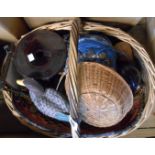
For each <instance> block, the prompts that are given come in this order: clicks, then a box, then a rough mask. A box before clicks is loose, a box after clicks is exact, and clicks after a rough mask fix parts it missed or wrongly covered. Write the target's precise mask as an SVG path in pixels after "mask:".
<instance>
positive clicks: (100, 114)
mask: <svg viewBox="0 0 155 155" xmlns="http://www.w3.org/2000/svg"><path fill="white" fill-rule="evenodd" d="M78 79H79V83H78V84H79V109H80V115H81V118H82V120H83V121H85V122H86V123H88V124H90V125H93V126H95V127H110V126H113V125H115V124H117V123H119V122H120V121H121V120H122V119H123V118H124V117H125V115H126V114H127V113H128V112H129V111H130V110H131V108H132V105H133V95H132V92H131V90H130V88H129V86H128V84H127V83H126V82H125V81H124V80H123V78H122V77H121V76H120V75H119V74H117V73H116V72H115V71H114V70H112V69H110V68H108V67H106V66H103V65H100V64H98V63H91V62H84V63H80V64H79V78H78ZM68 80H69V79H68V77H67V78H66V83H65V86H66V90H67V92H70V90H68ZM68 95H70V94H68Z"/></svg>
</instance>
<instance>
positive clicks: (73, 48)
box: [67, 18, 81, 138]
mask: <svg viewBox="0 0 155 155" xmlns="http://www.w3.org/2000/svg"><path fill="white" fill-rule="evenodd" d="M80 26H81V22H80V19H79V18H75V19H74V20H73V21H72V23H71V31H70V45H69V56H68V72H67V74H68V75H67V76H68V77H69V80H68V84H69V91H70V93H69V94H70V95H68V99H69V102H70V118H69V121H70V125H71V133H72V137H73V138H78V137H80V128H79V122H80V121H79V120H80V118H79V114H78V111H79V106H78V102H79V93H78V90H79V89H78V84H77V81H78V80H77V78H78V52H77V47H78V36H79V32H80Z"/></svg>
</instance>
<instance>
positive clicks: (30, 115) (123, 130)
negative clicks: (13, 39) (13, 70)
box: [3, 19, 155, 137]
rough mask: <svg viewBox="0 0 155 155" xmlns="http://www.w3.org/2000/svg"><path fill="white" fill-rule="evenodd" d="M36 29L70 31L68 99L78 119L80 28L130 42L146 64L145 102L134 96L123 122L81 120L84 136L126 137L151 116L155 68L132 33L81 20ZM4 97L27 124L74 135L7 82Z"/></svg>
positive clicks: (51, 132) (52, 133)
mask: <svg viewBox="0 0 155 155" xmlns="http://www.w3.org/2000/svg"><path fill="white" fill-rule="evenodd" d="M37 29H48V30H55V31H59V30H67V31H70V48H69V49H70V51H69V61H68V64H69V65H68V67H69V68H68V75H67V76H69V90H70V91H71V95H70V96H68V98H69V101H70V103H71V104H70V106H71V116H73V118H74V119H75V120H76V118H78V113H77V109H78V107H79V105H78V103H79V102H78V101H79V98H78V97H79V88H78V85H77V79H78V70H77V41H78V36H79V31H82V30H83V31H99V32H103V33H105V34H106V35H110V36H113V37H116V38H117V39H119V40H121V41H124V42H127V43H129V44H130V45H131V46H132V48H133V49H134V55H135V56H136V57H137V59H139V61H140V63H141V66H142V67H143V76H142V77H143V81H144V82H145V98H144V105H141V104H139V103H137V102H136V98H135V99H134V105H133V108H132V109H131V111H130V112H129V114H128V115H127V116H126V117H125V118H124V119H123V120H122V121H121V122H120V123H118V124H117V125H115V126H112V127H109V128H96V127H93V126H90V125H88V124H85V123H81V124H80V129H81V133H80V134H81V137H120V136H124V135H126V134H129V133H130V132H132V131H134V130H135V129H137V128H138V127H139V126H140V125H141V124H142V123H143V122H144V121H145V120H146V119H147V118H148V117H149V115H150V113H151V111H152V108H153V105H154V101H155V68H154V66H153V63H152V61H151V59H150V57H149V56H148V54H147V52H146V51H145V49H144V48H143V47H142V46H141V45H140V44H139V43H138V42H137V41H136V40H135V39H133V38H132V37H131V36H130V35H128V34H127V33H125V32H123V31H122V30H120V29H117V28H112V27H109V26H104V25H101V24H97V23H91V22H84V23H82V24H80V22H79V19H75V20H71V21H66V22H60V23H54V24H50V25H45V26H42V27H39V28H37ZM35 30H36V29H35ZM35 30H33V31H35ZM30 33H31V32H30ZM3 96H4V99H5V101H6V104H7V106H8V107H9V109H10V110H11V112H12V114H13V115H14V116H15V117H17V118H18V119H19V121H20V122H21V123H23V124H24V125H26V126H29V127H30V128H31V129H33V130H35V131H37V132H40V133H42V134H45V135H48V136H50V137H71V133H70V125H69V124H67V123H61V122H58V121H55V120H53V119H50V118H46V117H44V116H43V115H42V114H40V113H39V112H38V111H37V110H36V109H35V108H34V106H33V104H32V103H31V102H30V100H28V98H27V97H25V96H20V97H19V96H18V98H19V99H20V101H21V102H22V101H24V103H21V102H19V100H17V99H16V97H15V96H16V94H15V93H14V91H12V89H11V88H10V87H9V86H7V85H6V86H5V88H4V90H3Z"/></svg>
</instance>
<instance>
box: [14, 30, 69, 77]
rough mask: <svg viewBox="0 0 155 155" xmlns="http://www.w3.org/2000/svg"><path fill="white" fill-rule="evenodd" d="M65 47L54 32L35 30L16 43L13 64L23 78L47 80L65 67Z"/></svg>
mask: <svg viewBox="0 0 155 155" xmlns="http://www.w3.org/2000/svg"><path fill="white" fill-rule="evenodd" d="M66 55H67V52H66V46H65V43H64V40H63V39H62V38H61V37H60V36H59V35H58V34H57V33H55V32H52V31H49V30H36V31H34V32H31V33H29V34H27V35H26V36H24V37H23V38H22V39H21V40H20V41H19V43H18V45H17V47H16V52H15V58H14V63H15V66H16V68H17V71H18V72H19V73H20V74H21V75H23V76H24V77H25V76H26V77H27V76H29V77H33V78H36V79H49V78H51V77H52V76H54V75H56V74H57V73H58V72H59V71H60V70H61V68H62V67H63V66H64V65H65V60H66Z"/></svg>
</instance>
